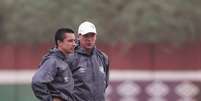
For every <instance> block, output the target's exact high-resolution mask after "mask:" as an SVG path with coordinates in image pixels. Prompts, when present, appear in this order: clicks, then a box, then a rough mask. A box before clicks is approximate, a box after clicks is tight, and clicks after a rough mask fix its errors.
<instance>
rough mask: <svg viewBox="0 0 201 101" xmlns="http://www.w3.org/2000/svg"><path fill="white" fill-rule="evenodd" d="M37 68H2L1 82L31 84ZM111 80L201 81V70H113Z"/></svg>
mask: <svg viewBox="0 0 201 101" xmlns="http://www.w3.org/2000/svg"><path fill="white" fill-rule="evenodd" d="M34 73H35V70H0V84H29V83H31V78H32V76H33V74H34ZM110 80H111V81H119V80H142V81H144V80H165V81H179V80H193V81H201V70H196V71H148V70H147V71H138V70H137V71H136V70H112V71H111V72H110Z"/></svg>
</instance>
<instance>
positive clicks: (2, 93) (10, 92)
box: [0, 85, 38, 101]
mask: <svg viewBox="0 0 201 101" xmlns="http://www.w3.org/2000/svg"><path fill="white" fill-rule="evenodd" d="M0 101H38V100H37V99H36V97H35V96H34V95H33V93H32V90H31V85H0Z"/></svg>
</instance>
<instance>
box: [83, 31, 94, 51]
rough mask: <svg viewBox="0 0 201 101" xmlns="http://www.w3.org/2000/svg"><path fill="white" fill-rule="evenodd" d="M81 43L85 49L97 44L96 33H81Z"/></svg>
mask: <svg viewBox="0 0 201 101" xmlns="http://www.w3.org/2000/svg"><path fill="white" fill-rule="evenodd" d="M79 40H80V45H81V46H82V47H83V48H85V49H92V48H93V47H94V46H95V44H96V34H95V33H88V34H85V35H79Z"/></svg>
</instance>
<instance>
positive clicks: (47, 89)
mask: <svg viewBox="0 0 201 101" xmlns="http://www.w3.org/2000/svg"><path fill="white" fill-rule="evenodd" d="M54 38H55V48H53V49H50V51H49V52H48V53H47V54H46V55H45V56H44V58H43V60H42V62H41V64H40V65H39V69H38V70H37V72H36V73H35V74H34V76H33V78H32V90H33V92H34V94H35V96H36V97H37V98H38V99H40V100H41V101H75V100H74V96H73V89H74V80H73V78H72V73H71V70H70V68H69V65H68V64H67V63H66V57H67V55H68V54H70V53H72V52H73V51H74V48H75V35H74V31H73V30H72V29H69V28H61V29H58V30H57V32H56V33H55V37H54Z"/></svg>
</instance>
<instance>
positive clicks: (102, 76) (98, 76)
mask: <svg viewBox="0 0 201 101" xmlns="http://www.w3.org/2000/svg"><path fill="white" fill-rule="evenodd" d="M96 35H97V32H96V27H95V25H94V24H93V23H91V22H89V21H85V22H83V23H81V24H80V26H79V29H78V42H79V44H78V46H77V47H76V48H75V52H74V54H72V55H70V56H69V58H68V63H69V66H70V68H71V70H72V73H73V78H74V81H75V91H74V92H75V93H74V94H75V95H76V96H77V100H78V101H105V96H104V94H105V90H106V87H107V85H108V79H109V62H108V57H107V55H106V54H105V53H103V52H102V51H101V50H99V49H98V48H97V47H96V45H95V44H96Z"/></svg>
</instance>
